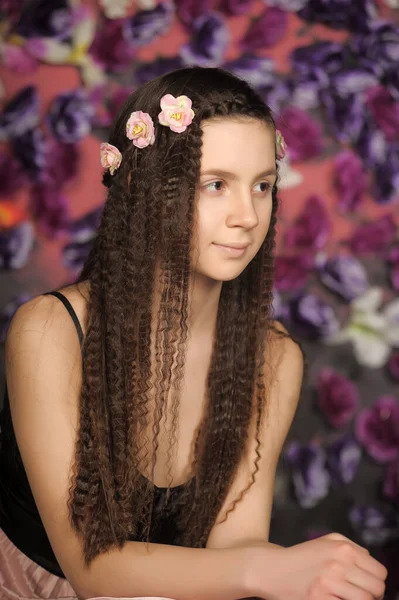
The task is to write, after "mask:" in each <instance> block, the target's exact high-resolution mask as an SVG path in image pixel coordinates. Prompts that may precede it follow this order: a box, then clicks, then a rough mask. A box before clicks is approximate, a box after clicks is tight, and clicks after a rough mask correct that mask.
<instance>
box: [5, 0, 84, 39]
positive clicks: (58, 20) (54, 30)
mask: <svg viewBox="0 0 399 600" xmlns="http://www.w3.org/2000/svg"><path fill="white" fill-rule="evenodd" d="M72 26H73V16H72V11H71V8H70V5H69V2H68V0H52V1H51V2H48V0H34V2H29V3H28V4H27V5H26V7H25V8H24V10H23V12H22V14H21V17H20V19H19V21H18V23H17V25H16V27H15V33H16V34H17V35H20V36H22V37H26V38H33V37H47V38H56V39H58V40H65V39H67V38H69V36H70V34H71V31H72Z"/></svg>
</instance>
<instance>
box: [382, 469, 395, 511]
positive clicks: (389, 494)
mask: <svg viewBox="0 0 399 600" xmlns="http://www.w3.org/2000/svg"><path fill="white" fill-rule="evenodd" d="M382 491H383V494H384V496H385V497H386V498H389V499H390V500H393V501H394V502H396V503H397V504H398V505H399V460H396V461H393V462H391V463H390V464H389V465H388V467H387V470H386V472H385V479H384V483H383V488H382Z"/></svg>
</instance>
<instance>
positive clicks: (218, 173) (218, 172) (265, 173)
mask: <svg viewBox="0 0 399 600" xmlns="http://www.w3.org/2000/svg"><path fill="white" fill-rule="evenodd" d="M200 175H201V177H202V176H203V175H216V176H217V177H225V178H226V179H236V178H237V177H236V175H234V173H230V171H225V170H224V169H208V170H207V171H203V172H202V173H200ZM268 175H277V171H276V169H275V168H274V167H273V168H272V169H268V170H267V171H262V173H259V175H256V177H255V178H254V181H255V180H256V179H260V178H261V177H267V176H268Z"/></svg>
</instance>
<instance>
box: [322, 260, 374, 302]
mask: <svg viewBox="0 0 399 600" xmlns="http://www.w3.org/2000/svg"><path fill="white" fill-rule="evenodd" d="M320 279H321V281H322V283H323V284H324V285H325V286H326V287H327V288H328V289H329V290H330V291H332V292H335V293H336V294H338V295H339V296H341V298H344V299H345V300H347V301H349V302H350V301H352V300H354V299H355V298H357V297H358V296H361V295H362V294H364V293H365V292H366V290H367V289H368V288H369V287H370V284H369V281H368V278H367V272H366V269H365V268H364V266H363V265H362V263H361V262H360V261H359V260H358V259H357V258H355V257H354V256H351V255H344V254H341V255H339V254H338V255H336V256H331V257H330V258H328V259H327V260H326V261H325V262H324V264H322V265H321V266H320Z"/></svg>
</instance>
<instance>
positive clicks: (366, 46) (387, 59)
mask: <svg viewBox="0 0 399 600" xmlns="http://www.w3.org/2000/svg"><path fill="white" fill-rule="evenodd" d="M350 46H351V49H352V51H353V52H354V53H355V54H356V55H357V56H358V57H359V58H360V59H361V60H368V61H369V62H370V63H372V64H374V65H375V66H376V68H378V69H380V70H381V71H382V72H384V71H386V70H387V69H390V68H394V69H395V70H396V71H397V65H398V61H399V27H398V26H397V25H395V24H394V23H390V22H389V21H375V22H374V23H370V27H369V31H368V32H367V33H366V35H356V36H354V37H353V38H352V39H351V41H350Z"/></svg>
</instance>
